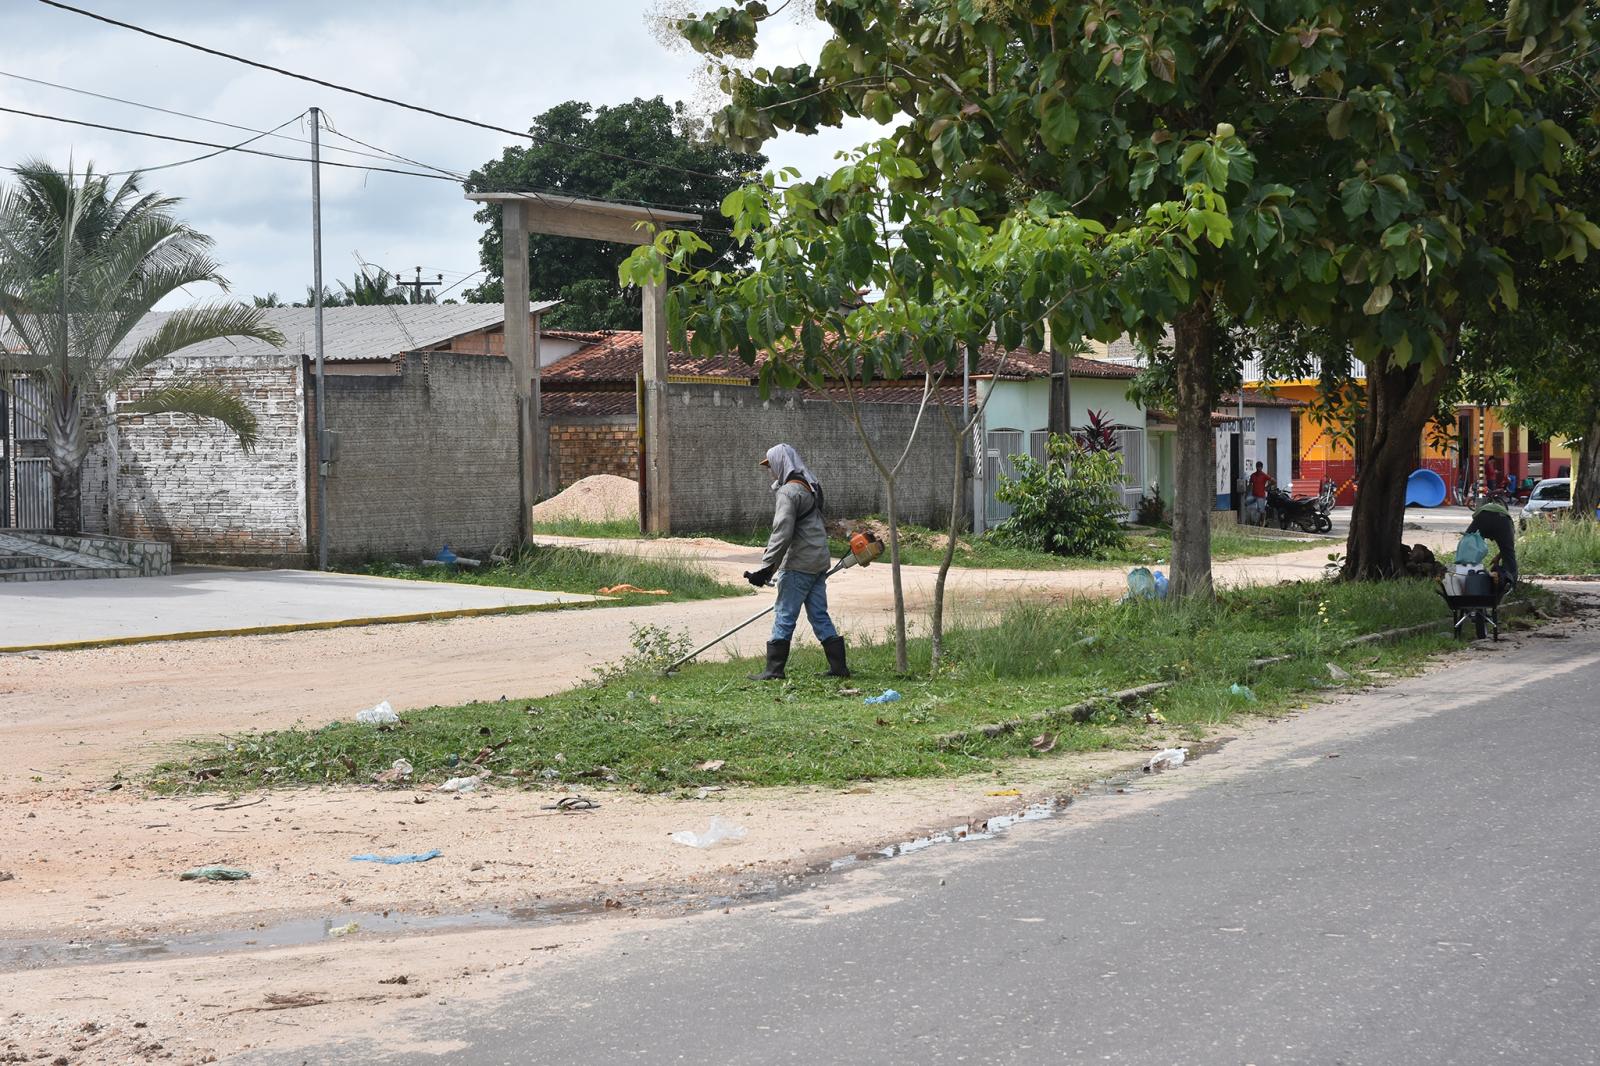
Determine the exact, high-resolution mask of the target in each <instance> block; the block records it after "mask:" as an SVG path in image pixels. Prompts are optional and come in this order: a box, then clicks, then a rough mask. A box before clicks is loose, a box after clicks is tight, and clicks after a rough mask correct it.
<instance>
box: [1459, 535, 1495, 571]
mask: <svg viewBox="0 0 1600 1066" xmlns="http://www.w3.org/2000/svg"><path fill="white" fill-rule="evenodd" d="M1488 554H1489V545H1488V542H1487V541H1485V540H1484V539H1483V534H1482V533H1477V532H1473V533H1468V534H1467V535H1466V536H1464V537H1462V538H1461V540H1460V541H1459V542H1458V543H1457V544H1456V562H1458V563H1462V564H1464V565H1466V566H1477V565H1478V564H1479V563H1481V562H1483V558H1484V556H1486V555H1488Z"/></svg>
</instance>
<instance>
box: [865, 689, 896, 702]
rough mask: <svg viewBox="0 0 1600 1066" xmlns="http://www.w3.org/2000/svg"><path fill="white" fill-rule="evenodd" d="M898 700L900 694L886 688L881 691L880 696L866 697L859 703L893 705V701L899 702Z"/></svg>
mask: <svg viewBox="0 0 1600 1066" xmlns="http://www.w3.org/2000/svg"><path fill="white" fill-rule="evenodd" d="M899 698H900V693H898V692H896V691H895V690H894V689H892V688H886V689H884V690H883V692H882V694H881V695H877V696H868V697H867V698H866V699H864V700H862V701H861V702H862V703H894V702H895V701H897V700H899Z"/></svg>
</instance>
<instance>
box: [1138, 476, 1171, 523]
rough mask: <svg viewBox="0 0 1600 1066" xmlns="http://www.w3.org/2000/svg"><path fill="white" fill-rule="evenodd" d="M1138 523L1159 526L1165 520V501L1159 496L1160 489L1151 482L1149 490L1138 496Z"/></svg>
mask: <svg viewBox="0 0 1600 1066" xmlns="http://www.w3.org/2000/svg"><path fill="white" fill-rule="evenodd" d="M1138 519H1139V524H1140V525H1141V526H1159V525H1161V524H1162V523H1163V522H1165V521H1166V520H1167V501H1166V500H1163V499H1162V498H1161V489H1160V487H1159V486H1157V485H1154V484H1152V485H1151V486H1150V491H1149V492H1147V493H1145V494H1144V495H1143V496H1141V497H1139V511H1138Z"/></svg>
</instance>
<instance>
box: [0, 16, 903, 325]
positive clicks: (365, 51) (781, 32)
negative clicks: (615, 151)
mask: <svg viewBox="0 0 1600 1066" xmlns="http://www.w3.org/2000/svg"><path fill="white" fill-rule="evenodd" d="M75 3H76V6H80V7H84V8H87V9H89V10H93V11H97V12H100V13H102V14H105V15H108V16H110V17H113V18H118V19H122V20H124V21H127V22H132V23H136V24H138V25H140V26H144V27H147V28H149V29H152V30H156V31H158V32H162V33H166V34H169V35H172V36H175V37H181V38H184V39H187V40H192V41H194V42H196V43H199V44H204V45H207V46H209V47H212V48H217V49H221V50H224V51H229V52H234V53H237V54H239V55H243V56H247V57H250V58H252V59H256V60H259V61H261V62H265V63H271V64H273V65H275V66H281V67H284V68H286V69H289V70H294V71H298V72H301V73H305V74H309V75H312V76H314V77H321V78H325V79H326V80H329V81H334V82H338V83H340V84H346V85H351V86H355V87H359V88H362V89H365V90H367V91H369V92H373V93H378V94H381V95H384V96H390V97H394V98H397V99H400V100H405V101H408V102H413V103H418V104H423V105H426V106H429V107H433V108H436V109H438V110H440V111H446V112H449V113H452V114H457V115H462V116H464V117H468V118H473V119H477V120H479V121H482V122H489V123H493V124H495V125H499V126H504V127H507V128H510V129H524V128H526V127H527V126H528V125H529V122H530V120H531V118H532V117H533V116H534V115H536V114H538V113H540V112H542V111H544V110H546V109H547V108H549V107H551V106H553V105H555V104H558V103H561V102H562V101H565V100H574V99H576V100H584V101H587V102H589V103H591V104H594V105H597V106H598V105H601V104H619V103H623V102H626V101H628V100H631V99H633V98H634V97H638V96H645V97H649V96H657V95H660V96H664V97H666V99H667V100H669V101H671V100H676V99H685V100H691V101H692V100H694V99H695V98H696V97H697V96H700V97H701V98H702V99H703V95H702V94H703V92H704V90H703V87H702V86H703V84H704V79H697V77H696V72H697V69H698V68H699V67H700V66H701V63H702V61H701V60H700V58H699V57H697V56H696V55H694V54H693V53H692V52H689V51H687V50H682V49H678V50H674V49H669V48H668V47H666V46H664V45H663V44H662V42H661V41H660V40H658V35H657V34H656V33H655V32H653V31H652V28H651V26H650V25H649V24H648V23H647V17H646V16H647V14H648V13H649V11H650V10H651V9H652V8H653V7H657V6H659V3H649V2H646V0H518V2H513V0H500V2H490V0H450V2H447V3H438V2H434V3H420V2H413V0H384V2H382V3H375V2H371V0H355V2H350V0H346V2H344V3H339V4H329V3H313V2H305V0H271V2H268V3H259V4H248V5H247V4H243V3H237V2H232V0H222V2H218V0H205V2H199V0H142V2H140V3H137V4H135V3H128V2H114V0H75ZM710 6H715V5H714V4H712V5H710ZM771 30H772V32H770V33H768V34H767V35H766V39H765V40H764V43H763V47H762V51H761V52H760V53H759V54H758V55H757V56H756V60H757V61H758V62H762V63H765V64H792V63H796V62H800V61H803V60H806V59H809V58H813V57H814V56H815V54H816V51H817V48H818V46H819V45H820V43H821V41H822V40H823V37H824V30H823V28H822V27H821V26H819V25H817V24H815V23H807V22H802V21H796V22H789V21H782V22H778V23H775V24H774V25H773V26H772V28H771ZM0 33H3V35H4V39H5V41H6V43H7V45H8V47H6V48H5V49H3V50H0V72H3V74H0V107H9V108H16V109H20V110H25V111H34V112H41V113H45V114H50V115H58V116H65V117H70V118H76V119H82V120H86V121H90V122H97V123H103V124H107V125H115V126H124V127H128V128H132V129H139V130H148V131H151V132H156V133H163V134H169V135H173V136H179V137H189V138H193V139H196V140H202V141H213V142H216V143H219V144H235V143H238V142H239V141H241V140H243V139H245V138H246V137H247V136H250V134H247V133H243V132H241V131H239V130H230V129H226V128H223V127H220V126H214V125H206V124H204V123H200V122H195V121H191V120H189V119H185V118H179V117H175V116H172V115H166V114H158V113H155V112H151V111H148V110H143V109H140V108H136V107H130V106H127V105H124V104H120V103H112V102H109V101H106V100H101V99H95V98H92V97H87V96H83V95H79V94H76V93H71V92H66V91H63V90H61V89H56V88H49V87H46V86H42V85H38V84H33V83H30V82H26V81H21V80H18V79H17V78H16V77H14V76H15V75H21V76H23V77H26V78H32V79H37V80H40V81H47V82H54V83H57V84H60V85H66V86H71V87H73V88H75V89H81V90H87V91H90V92H94V93H99V94H103V95H105V96H114V97H121V98H124V99H126V100H131V101H137V102H138V103H141V104H149V105H154V106H156V107H161V108H168V109H171V110H175V111H183V112H187V113H190V114H194V115H200V116H204V117H207V118H213V119H219V120H223V121H227V122H231V123H236V124H238V125H240V126H247V127H251V128H253V129H257V130H266V129H270V128H272V127H275V126H277V125H278V124H280V123H283V122H286V121H289V120H291V119H293V118H294V117H295V116H296V115H299V114H301V113H302V112H304V111H305V110H306V109H307V108H308V107H312V106H316V107H320V108H322V109H323V110H324V111H325V112H326V114H327V116H328V119H329V122H330V123H331V124H332V125H333V126H334V127H335V128H336V129H338V130H340V131H342V132H344V133H348V134H350V135H351V136H352V137H355V138H358V139H360V140H362V141H365V142H367V143H368V144H371V145H376V146H379V147H381V148H382V149H384V150H386V151H388V152H393V153H398V154H400V155H404V156H409V157H411V158H413V159H416V160H420V161H422V162H424V163H427V164H430V165H432V166H436V167H440V168H442V169H445V170H450V171H454V172H458V173H465V172H467V171H469V170H471V169H472V168H474V167H476V166H478V165H480V164H481V163H483V162H484V161H486V160H488V159H490V158H492V157H493V156H496V155H498V154H499V153H500V151H501V150H502V149H503V148H505V147H506V146H508V145H510V144H515V143H526V142H519V141H517V140H515V139H513V138H511V137H509V136H506V135H504V134H498V133H492V132H489V131H486V130H479V129H474V128H472V127H468V126H463V125H460V124H458V123H453V122H447V121H444V120H442V119H437V118H434V117H431V116H428V115H422V114H417V113H415V112H410V111H405V110H402V109H400V108H395V107H391V106H388V105H384V104H379V103H375V102H373V101H369V100H364V99H361V98H360V97H356V96H351V95H348V94H346V93H342V92H338V91H335V90H332V89H324V88H322V87H320V86H316V85H310V84H307V83H305V82H301V81H295V80H292V79H289V78H285V77H282V76H280V75H277V74H273V73H270V72H267V71H262V70H257V69H254V68H251V67H247V66H244V65H242V64H238V63H234V62H230V61H228V60H224V59H219V58H216V57H212V56H207V55H204V54H201V53H199V52H195V51H193V50H190V49H187V48H182V47H179V46H177V45H173V44H169V43H167V42H164V41H157V40H153V39H151V38H148V37H144V36H142V35H139V34H136V33H133V32H131V31H128V30H125V29H120V28H117V27H113V26H108V25H105V24H102V23H98V22H94V21H92V20H90V19H87V18H84V17H83V16H81V15H75V14H71V13H68V12H65V11H60V10H57V9H54V8H50V7H47V6H45V5H43V4H40V3H37V2H34V0H3V2H0ZM280 132H281V135H282V136H283V137H288V138H293V139H291V140H284V139H278V138H269V139H267V140H265V141H262V142H258V143H257V144H256V145H254V146H253V147H259V148H263V149H268V150H272V151H281V152H283V153H285V154H289V155H295V156H304V155H305V154H306V153H307V151H308V150H309V146H308V144H306V143H305V138H306V137H307V135H308V127H307V126H306V124H305V122H304V121H292V122H290V123H289V125H287V126H285V127H284V128H283V129H282V130H281V131H280ZM877 132H878V131H877V127H874V126H872V125H870V124H866V123H855V124H852V125H851V126H849V127H848V128H846V129H844V130H839V131H834V130H828V131H824V132H823V133H821V134H819V135H817V136H813V137H801V136H796V135H790V134H785V135H782V136H780V137H779V138H778V139H777V140H775V141H773V142H772V143H771V144H769V145H768V146H767V149H766V151H767V154H768V155H769V157H770V158H771V160H772V163H773V165H774V166H794V167H797V168H798V169H799V170H800V171H801V172H802V173H805V174H814V173H819V172H822V171H825V170H827V169H830V168H831V166H832V162H833V157H834V153H835V152H837V151H839V150H840V149H843V148H848V147H853V146H854V145H856V144H859V143H862V142H863V141H866V140H869V139H870V138H872V137H873V136H875V135H877ZM323 139H324V145H325V149H333V148H335V147H337V146H340V145H343V146H346V147H349V148H353V149H356V150H358V151H365V149H362V148H361V147H360V146H359V145H355V144H351V143H350V142H348V141H341V140H340V139H339V138H338V137H336V136H333V135H330V134H327V133H324V135H323ZM203 151H205V149H202V148H195V147H191V146H186V145H181V144H173V143H169V142H164V141H155V140H147V139H145V138H140V137H132V136H127V135H123V134H117V133H111V132H107V131H103V130H94V129H87V128H83V127H74V126H67V125H61V124H58V123H54V122H47V121H42V120H40V119H36V118H26V117H22V116H19V115H14V114H8V113H5V112H0V163H14V162H16V161H19V160H22V159H25V158H31V157H39V158H43V159H45V160H46V161H49V162H51V163H54V164H56V165H58V166H63V167H64V166H65V165H66V164H67V162H68V160H69V159H71V160H73V161H75V162H76V163H77V164H78V165H79V166H80V167H81V166H82V165H83V164H84V163H85V162H87V161H93V163H94V164H95V167H96V169H97V170H100V171H108V170H117V171H120V170H131V169H135V168H147V167H154V166H159V165H162V164H166V163H172V162H175V161H177V160H180V159H185V158H188V157H191V156H195V155H198V154H201V153H202V152H203ZM324 158H325V159H328V160H339V161H345V162H353V163H360V162H364V161H369V160H363V159H361V158H358V157H354V156H350V155H345V154H342V153H340V152H337V151H332V150H325V153H324ZM3 177H4V175H0V178H3ZM147 181H148V185H149V187H152V188H156V189H160V190H161V191H162V192H165V193H168V194H170V195H175V196H179V197H182V198H183V200H184V205H183V207H182V208H181V211H182V213H183V215H184V217H186V218H187V219H188V220H189V221H190V222H191V223H192V224H194V225H195V226H197V227H198V228H199V229H201V230H202V231H203V232H206V233H209V234H210V235H211V236H212V237H213V238H215V239H216V242H217V248H216V252H217V255H218V257H219V258H220V259H221V260H222V262H223V263H224V273H225V274H226V275H227V277H228V278H229V279H230V280H231V281H232V283H233V291H234V292H235V293H237V294H241V295H252V294H260V293H266V292H276V293H278V294H279V295H280V296H282V297H284V298H285V299H295V298H303V296H304V294H305V290H306V287H307V286H308V285H309V284H310V280H311V237H310V211H311V209H310V173H309V166H308V165H307V164H303V163H295V162H286V161H280V160H274V159H262V158H257V157H250V156H243V155H239V154H227V155H223V156H219V157H218V158H215V159H210V160H206V161H204V162H198V163H193V164H190V165H186V166H179V167H174V168H172V169H169V170H162V171H158V172H155V173H152V174H150V175H149V177H148V179H147ZM322 194H323V217H322V227H323V230H322V234H323V262H324V267H323V269H324V272H325V275H326V276H327V278H328V279H329V281H330V283H331V281H332V280H333V279H336V278H349V277H350V276H351V275H352V274H354V273H355V271H356V269H357V259H356V257H357V256H358V255H359V256H360V258H361V259H362V260H364V261H366V262H369V263H373V264H375V265H378V266H382V267H385V268H390V269H394V268H403V269H404V271H405V273H406V274H407V275H409V274H410V273H411V271H412V268H413V267H415V266H421V267H422V268H423V272H424V275H425V276H430V277H431V276H432V275H435V274H440V273H442V274H444V276H445V284H446V285H450V284H452V283H455V282H458V281H460V280H461V279H463V278H464V277H465V276H466V275H467V274H468V273H469V272H471V271H475V270H477V268H478V248H477V240H478V236H479V233H480V229H481V227H480V226H479V225H478V224H477V223H475V222H473V220H472V214H473V205H472V204H470V203H468V202H467V201H466V200H465V199H463V194H462V190H461V188H460V186H458V185H456V184H454V183H451V182H448V181H428V180H422V179H418V178H408V177H400V176H396V175H389V174H376V173H368V172H365V171H360V170H336V169H332V168H325V169H324V171H323V177H322ZM476 280H477V279H475V278H474V279H472V280H471V281H468V282H467V283H466V284H467V285H471V284H472V283H473V282H474V281H476ZM455 292H457V293H459V292H460V289H459V288H457V289H456V290H455ZM215 295H216V294H215V293H214V292H201V291H196V292H193V293H191V294H189V298H191V299H202V298H209V297H213V296H215ZM536 295H537V293H536ZM177 302H179V303H182V302H184V301H182V300H179V301H177ZM171 303H172V301H169V305H170V304H171Z"/></svg>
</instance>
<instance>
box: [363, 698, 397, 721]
mask: <svg viewBox="0 0 1600 1066" xmlns="http://www.w3.org/2000/svg"><path fill="white" fill-rule="evenodd" d="M399 720H400V716H399V715H398V714H395V713H394V708H393V707H391V706H389V701H388V700H384V701H383V702H382V703H380V704H378V705H377V706H376V707H369V708H367V709H366V710H364V711H360V712H358V713H357V714H356V721H358V722H360V723H361V724H362V725H394V724H395V723H396V722H398V721H399Z"/></svg>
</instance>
